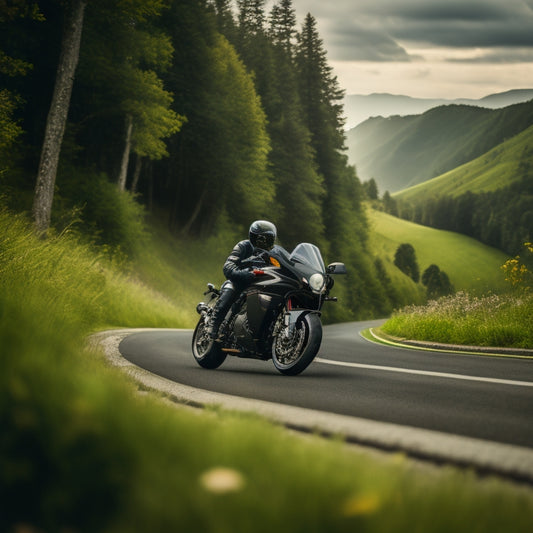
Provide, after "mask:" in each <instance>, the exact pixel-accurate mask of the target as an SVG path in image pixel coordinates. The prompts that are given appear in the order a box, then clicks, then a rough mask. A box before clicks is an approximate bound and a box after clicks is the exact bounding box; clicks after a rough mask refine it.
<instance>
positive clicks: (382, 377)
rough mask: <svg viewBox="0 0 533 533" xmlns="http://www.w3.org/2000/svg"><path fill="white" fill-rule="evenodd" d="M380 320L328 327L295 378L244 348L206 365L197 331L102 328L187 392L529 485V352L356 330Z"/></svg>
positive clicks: (132, 364) (110, 341)
mask: <svg viewBox="0 0 533 533" xmlns="http://www.w3.org/2000/svg"><path fill="white" fill-rule="evenodd" d="M380 323H381V322H379V321H373V322H358V323H346V324H336V325H331V326H327V327H325V328H324V337H323V341H322V346H321V349H320V352H319V354H318V357H317V359H316V360H315V361H314V362H313V363H312V364H311V365H310V366H309V367H308V368H307V369H306V370H305V371H304V372H303V373H302V374H300V375H299V376H295V377H287V376H282V375H281V374H279V373H278V372H277V371H276V369H275V368H274V365H273V364H272V362H270V361H269V362H263V361H256V360H248V359H239V358H236V357H228V358H227V359H226V361H225V362H224V364H223V365H222V366H221V367H220V368H219V369H217V370H205V369H202V368H200V367H199V366H198V364H197V363H196V361H195V360H194V358H193V356H192V353H191V339H192V331H190V330H140V331H136V330H121V331H114V332H113V331H112V332H104V333H102V334H99V335H97V336H95V338H96V339H97V340H99V342H100V343H101V344H103V345H104V348H105V349H106V353H107V354H108V356H110V357H111V359H112V360H113V361H114V362H115V364H119V365H121V366H123V367H125V369H126V370H127V371H129V372H130V373H132V374H133V375H134V376H135V377H136V378H137V379H139V380H140V381H142V382H144V383H145V384H146V385H148V386H151V387H154V388H157V389H160V390H163V391H164V392H166V393H168V394H170V395H172V396H174V397H175V398H176V399H177V400H178V401H180V402H184V403H191V404H194V405H205V404H220V405H223V406H225V407H227V408H230V409H243V410H253V411H256V412H258V413H260V414H262V415H265V416H267V417H269V418H271V419H273V420H276V421H279V422H282V423H284V424H286V425H287V426H289V427H293V428H297V429H302V430H307V431H316V430H320V431H322V432H324V433H326V434H342V435H344V436H345V437H346V439H347V440H348V441H351V442H357V443H360V444H365V445H371V446H375V447H379V448H383V449H389V450H402V451H405V452H407V453H409V454H410V455H412V456H415V457H419V458H424V459H430V460H435V461H439V462H440V461H445V462H452V463H454V464H459V465H468V466H471V467H474V468H476V469H478V470H479V471H483V472H489V473H491V472H492V473H497V474H501V475H505V476H508V477H512V478H515V479H520V480H526V481H528V482H529V483H533V424H532V421H533V359H528V358H522V359H519V358H512V357H501V358H500V357H485V356H482V355H471V354H456V353H446V352H441V351H429V350H426V351H420V350H412V349H406V348H402V347H397V346H390V345H383V344H378V343H372V342H369V341H368V340H366V339H364V338H363V337H362V336H361V335H360V332H361V331H362V330H364V329H367V328H369V327H375V326H378V325H379V324H380Z"/></svg>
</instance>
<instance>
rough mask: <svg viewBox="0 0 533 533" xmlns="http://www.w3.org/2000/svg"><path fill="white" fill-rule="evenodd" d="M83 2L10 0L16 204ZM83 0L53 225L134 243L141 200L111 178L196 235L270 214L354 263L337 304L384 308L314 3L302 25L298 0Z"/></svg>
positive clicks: (7, 120) (9, 89)
mask: <svg viewBox="0 0 533 533" xmlns="http://www.w3.org/2000/svg"><path fill="white" fill-rule="evenodd" d="M78 2H79V0H78ZM71 3H72V4H74V2H67V3H63V2H60V1H58V0H40V1H39V2H32V3H31V6H32V8H31V9H30V8H29V6H30V4H29V3H26V2H18V3H17V4H16V5H17V6H18V7H17V8H16V9H14V10H12V9H11V8H9V7H6V6H4V7H0V51H1V53H2V57H4V58H5V61H4V62H3V63H2V65H4V66H3V67H2V70H1V71H0V76H1V77H2V79H1V82H2V86H4V87H5V89H3V90H2V93H1V94H0V134H1V139H0V156H1V157H0V165H1V166H0V185H1V186H2V188H3V190H4V191H5V193H7V203H8V205H9V206H10V207H11V208H12V209H16V210H19V211H20V210H29V208H30V205H31V202H32V198H33V195H34V193H33V191H34V188H35V176H36V170H37V167H38V162H39V154H40V150H41V144H42V139H43V135H44V131H45V126H46V125H47V123H48V120H49V118H50V117H49V116H48V119H47V115H48V110H49V107H50V100H51V95H52V91H53V88H54V84H55V83H56V74H55V72H56V67H57V65H58V61H60V60H58V57H59V56H60V51H61V57H63V56H64V52H65V50H64V48H65V44H64V42H63V43H62V40H61V35H62V31H63V30H62V28H63V25H64V21H65V20H66V17H67V14H68V7H69V6H70V4H71ZM82 4H84V5H85V15H84V19H83V32H82V39H81V45H80V50H79V64H78V68H77V71H76V79H75V82H74V86H73V90H72V97H71V101H70V106H69V110H68V111H69V113H68V122H67V124H66V129H65V134H64V137H63V141H62V146H61V156H60V160H59V166H58V172H57V180H56V179H55V176H54V177H53V181H52V184H51V185H52V189H54V190H55V193H54V199H53V207H52V213H51V217H50V218H51V220H52V224H53V225H54V226H55V227H56V228H57V229H62V228H64V227H65V226H66V225H69V224H70V225H72V223H73V222H79V224H78V227H79V228H80V229H82V230H83V231H85V232H90V233H92V234H94V235H96V240H97V241H98V242H104V243H106V244H111V245H113V246H117V245H121V246H122V248H124V249H128V248H131V241H132V240H135V239H138V238H140V233H142V232H139V231H137V229H134V230H133V231H130V228H129V226H131V228H136V227H137V225H138V224H139V220H142V217H143V212H142V209H141V210H136V209H134V208H130V207H132V206H131V202H129V201H125V202H124V201H122V199H119V198H120V196H119V195H116V198H115V199H113V193H112V191H111V188H110V184H113V185H112V186H115V185H116V188H117V190H118V191H119V192H120V193H121V194H123V195H124V196H129V197H130V198H132V197H133V195H136V196H135V200H134V201H137V202H139V203H141V204H142V205H143V206H144V207H145V209H146V210H147V211H157V212H158V213H159V214H160V216H163V217H165V218H166V220H167V223H168V226H169V228H171V229H172V230H173V231H174V232H175V233H176V234H181V235H185V236H191V237H193V238H200V239H203V238H205V237H206V236H209V235H212V234H213V233H215V232H218V230H219V228H220V227H221V225H222V224H223V223H224V221H226V220H228V219H229V220H230V221H231V225H232V233H234V232H235V231H237V233H239V234H240V235H242V237H243V238H244V237H245V236H246V229H247V227H248V225H249V223H250V221H251V220H253V219H257V218H269V219H271V220H273V221H274V222H275V223H276V225H277V226H278V231H279V236H280V242H281V244H282V245H284V246H286V247H287V248H289V249H291V248H292V247H293V246H294V245H295V244H296V243H297V242H302V241H308V242H309V241H310V242H313V243H315V244H317V245H318V246H320V247H321V249H322V250H323V253H324V256H325V258H326V260H327V261H334V260H342V261H344V262H346V263H347V264H348V270H349V274H348V277H347V280H345V281H343V282H341V283H340V284H339V287H338V291H339V293H338V294H339V296H341V298H342V300H343V302H344V304H343V306H342V309H341V310H340V314H339V318H341V317H342V318H344V319H349V318H355V317H358V316H363V310H364V314H365V315H366V316H369V315H380V314H383V312H384V310H385V309H388V308H389V307H390V302H388V301H387V300H388V296H387V295H386V293H385V292H384V291H383V288H382V284H380V282H379V280H378V276H377V274H376V271H375V268H374V264H373V260H372V259H371V258H370V256H369V253H368V251H367V235H368V225H367V221H366V218H365V214H364V209H363V205H362V199H363V196H364V193H363V190H362V187H361V184H360V182H359V180H358V178H357V176H356V174H355V169H354V168H353V167H351V166H350V165H349V164H348V160H347V157H346V155H345V145H344V143H345V135H344V130H343V125H344V124H343V118H342V116H343V110H342V105H341V100H342V98H343V91H342V90H341V89H340V87H339V85H338V82H337V80H336V78H335V76H334V75H333V74H332V69H331V67H329V65H328V63H327V57H326V51H325V49H324V47H323V43H322V40H321V39H320V36H319V34H318V31H317V27H316V21H315V19H314V18H313V17H312V15H308V16H307V17H306V19H305V21H303V25H302V27H301V29H299V28H298V27H297V21H296V16H295V11H294V9H293V7H292V1H291V0H280V1H279V2H276V3H275V4H274V5H273V6H272V8H271V11H270V13H267V12H266V11H265V4H266V2H265V1H264V0H239V1H238V2H237V3H236V4H237V5H236V6H235V5H234V3H233V2H231V1H229V0H216V1H211V0H200V1H198V0H179V1H178V0H168V1H162V0H149V1H147V2H145V1H140V0H135V1H132V2H126V3H125V2H120V1H118V0H112V1H110V2H104V1H100V0H95V1H91V2H82ZM112 186H111V187H112ZM114 202H116V203H117V209H116V212H115V211H114V209H113V204H114ZM100 204H101V205H100ZM127 206H130V207H127ZM34 211H35V204H34ZM125 214H126V216H124V215H125ZM119 226H124V228H123V229H122V230H121V229H119ZM111 228H113V229H112V230H111ZM121 234H123V235H124V236H125V239H124V240H123V241H122V242H120V241H121V237H120V235H121ZM128 239H129V240H130V241H129V242H127V241H128ZM223 259H224V257H221V258H220V261H221V262H222V261H223ZM347 285H351V286H353V287H354V290H353V291H350V292H348V291H347V290H346V289H345V287H346V286H347Z"/></svg>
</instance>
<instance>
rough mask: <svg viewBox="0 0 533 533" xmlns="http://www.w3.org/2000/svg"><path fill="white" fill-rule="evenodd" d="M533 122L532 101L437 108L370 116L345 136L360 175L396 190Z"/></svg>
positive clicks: (474, 155)
mask: <svg viewBox="0 0 533 533" xmlns="http://www.w3.org/2000/svg"><path fill="white" fill-rule="evenodd" d="M532 124H533V101H531V102H527V103H523V104H516V105H513V106H509V107H506V108H503V109H497V110H489V109H483V108H479V107H473V106H456V105H450V106H441V107H437V108H434V109H431V110H429V111H427V112H426V113H424V114H422V115H414V116H407V117H390V118H387V119H385V118H381V117H380V118H374V119H369V120H368V121H366V122H364V123H363V124H360V125H359V126H358V127H356V128H354V129H353V130H351V131H350V132H348V135H347V146H348V155H349V158H350V161H351V162H352V163H353V164H354V165H355V166H356V168H357V172H358V175H359V177H360V178H361V179H362V180H363V181H366V180H368V179H370V178H374V179H375V180H376V182H377V184H378V186H379V188H380V190H381V191H384V190H389V191H390V192H396V191H399V190H401V189H404V188H406V187H410V186H413V185H416V184H418V183H422V182H424V181H426V180H428V179H431V178H434V177H436V176H439V175H441V174H443V173H444V172H447V171H450V170H452V169H454V168H456V167H458V166H460V165H463V164H465V163H467V162H469V161H471V160H473V159H475V158H477V157H479V156H481V155H483V154H485V153H486V152H488V151H489V150H491V149H492V148H494V147H495V146H497V145H498V144H501V143H502V142H504V141H505V140H507V139H510V138H511V137H513V136H515V135H517V134H519V133H521V132H522V131H524V130H525V129H527V128H529V127H530V126H531V125H532Z"/></svg>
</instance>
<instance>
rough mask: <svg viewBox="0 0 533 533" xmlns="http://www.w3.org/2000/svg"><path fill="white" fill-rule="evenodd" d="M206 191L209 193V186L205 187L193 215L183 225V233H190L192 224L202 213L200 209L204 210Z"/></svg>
mask: <svg viewBox="0 0 533 533" xmlns="http://www.w3.org/2000/svg"><path fill="white" fill-rule="evenodd" d="M206 193H207V187H204V190H203V191H202V195H201V196H200V199H199V200H198V202H197V203H196V207H195V208H194V211H193V213H192V215H191V216H190V218H189V220H188V221H187V223H186V224H185V226H183V228H182V230H181V234H182V235H188V234H189V232H190V231H191V227H192V225H193V224H194V222H195V221H196V219H197V217H198V215H199V214H200V211H201V210H202V205H203V203H204V199H205V195H206Z"/></svg>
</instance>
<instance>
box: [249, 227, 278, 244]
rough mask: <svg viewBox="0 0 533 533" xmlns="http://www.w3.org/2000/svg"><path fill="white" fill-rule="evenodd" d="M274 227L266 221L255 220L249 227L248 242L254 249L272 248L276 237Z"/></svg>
mask: <svg viewBox="0 0 533 533" xmlns="http://www.w3.org/2000/svg"><path fill="white" fill-rule="evenodd" d="M277 233H278V232H277V230H276V226H274V224H272V222H268V221H266V220H256V221H255V222H252V225H251V226H250V232H249V235H250V242H251V243H252V244H253V245H254V246H255V247H256V248H262V249H263V250H270V249H271V248H272V247H273V246H274V241H275V240H276V236H277Z"/></svg>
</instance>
